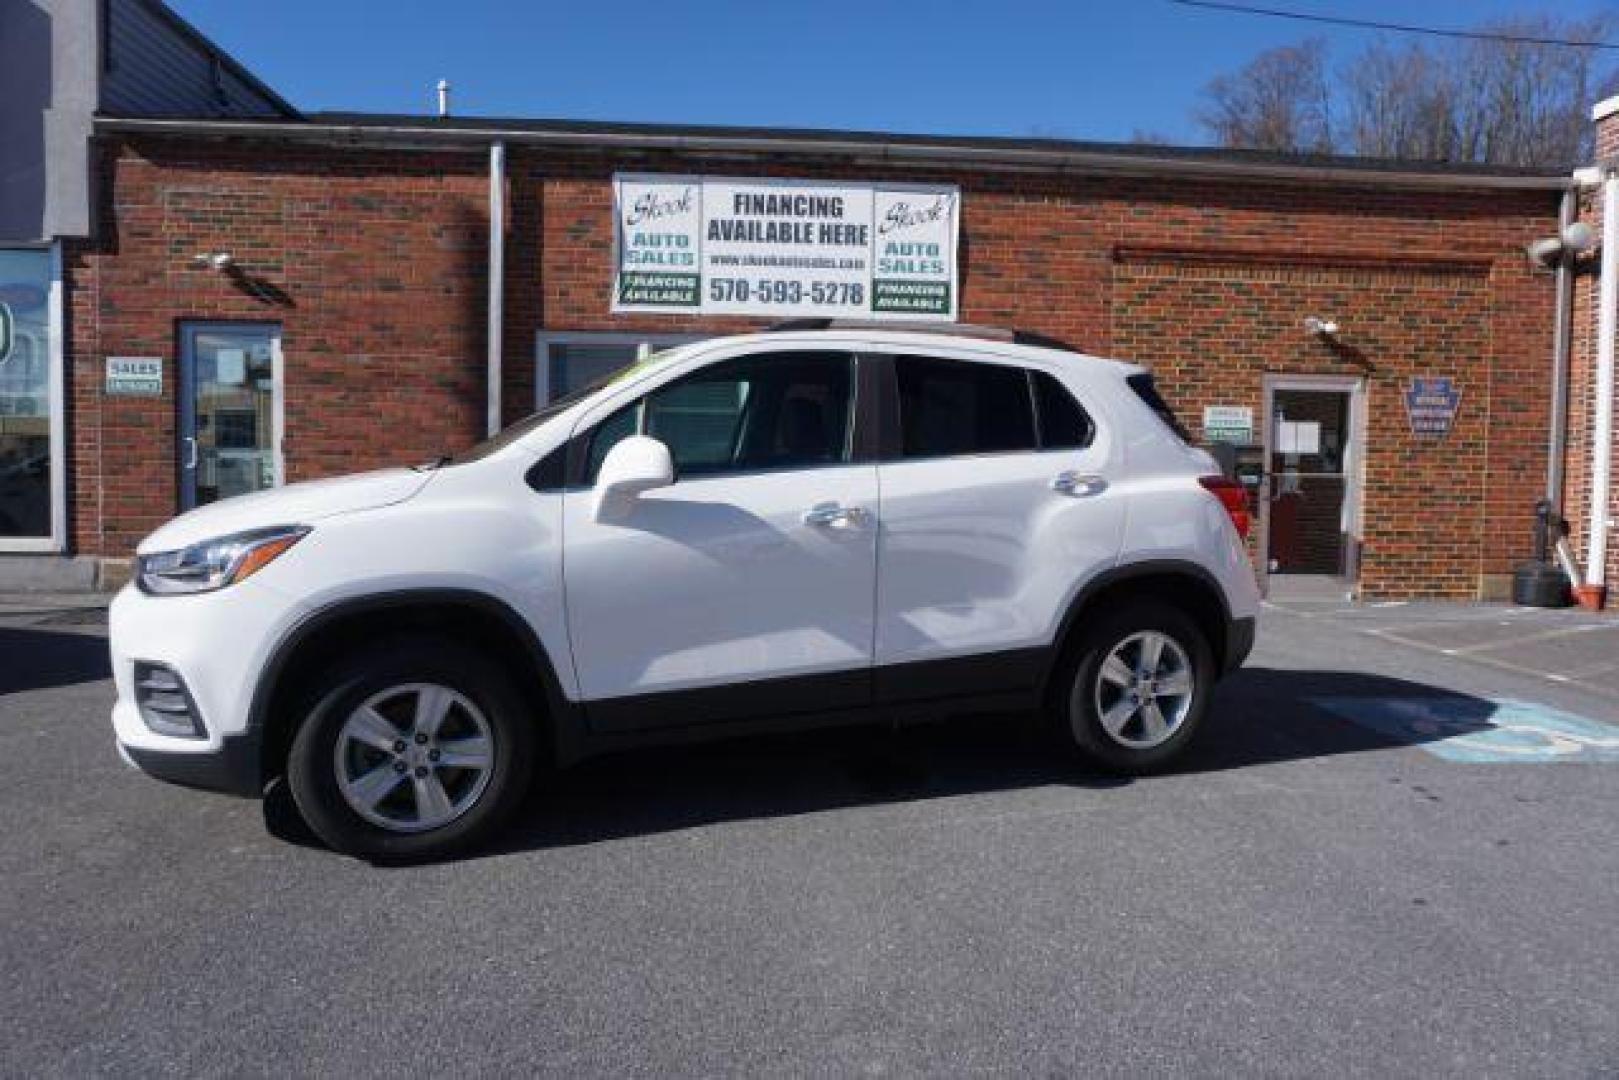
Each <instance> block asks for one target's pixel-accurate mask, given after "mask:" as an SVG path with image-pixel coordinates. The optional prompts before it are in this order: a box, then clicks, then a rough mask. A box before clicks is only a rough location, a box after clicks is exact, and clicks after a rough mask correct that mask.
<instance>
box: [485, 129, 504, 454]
mask: <svg viewBox="0 0 1619 1080" xmlns="http://www.w3.org/2000/svg"><path fill="white" fill-rule="evenodd" d="M505 299H506V144H505V143H504V142H498V141H497V142H495V143H492V144H490V147H489V359H488V380H489V387H488V394H489V396H488V410H489V413H488V422H487V425H486V426H487V427H488V433H489V434H490V435H493V434H494V433H495V432H497V431H499V430H500V378H501V363H500V360H501V348H502V345H503V341H504V335H503V334H502V329H503V326H504V323H505V318H504V313H505Z"/></svg>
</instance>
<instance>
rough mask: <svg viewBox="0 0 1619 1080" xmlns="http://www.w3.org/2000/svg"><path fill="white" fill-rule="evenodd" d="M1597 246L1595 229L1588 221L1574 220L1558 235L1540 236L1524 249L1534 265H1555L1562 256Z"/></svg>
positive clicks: (1579, 253) (1575, 253)
mask: <svg viewBox="0 0 1619 1080" xmlns="http://www.w3.org/2000/svg"><path fill="white" fill-rule="evenodd" d="M1596 246H1597V231H1596V230H1595V229H1593V228H1592V227H1591V225H1590V223H1589V222H1585V221H1576V222H1574V223H1572V224H1571V225H1569V226H1568V228H1566V229H1564V230H1563V231H1562V233H1561V234H1560V235H1558V236H1542V237H1541V238H1540V239H1539V240H1536V241H1534V242H1533V243H1531V244H1530V245H1529V246H1528V247H1526V248H1525V249H1524V250H1525V251H1526V252H1528V254H1529V261H1530V262H1532V263H1534V264H1535V265H1536V266H1547V267H1550V266H1556V265H1557V263H1558V260H1560V259H1562V258H1563V257H1564V256H1573V255H1583V254H1585V253H1586V252H1587V251H1590V250H1591V249H1593V248H1595V247H1596Z"/></svg>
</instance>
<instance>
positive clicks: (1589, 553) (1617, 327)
mask: <svg viewBox="0 0 1619 1080" xmlns="http://www.w3.org/2000/svg"><path fill="white" fill-rule="evenodd" d="M1597 310H1598V318H1597V385H1596V400H1595V401H1594V402H1593V403H1592V405H1593V409H1594V411H1595V414H1596V416H1595V420H1594V422H1593V424H1592V430H1591V505H1590V514H1589V517H1590V538H1589V541H1588V543H1587V545H1586V549H1585V550H1586V565H1585V584H1586V586H1587V587H1588V588H1591V589H1594V590H1601V589H1602V584H1603V577H1604V575H1605V573H1606V569H1607V561H1608V527H1609V525H1608V514H1609V505H1608V504H1609V502H1610V500H1611V499H1612V492H1611V491H1610V490H1609V487H1610V483H1611V467H1612V463H1613V364H1614V335H1615V334H1616V333H1619V174H1616V173H1615V171H1614V169H1613V168H1608V169H1606V170H1604V173H1603V177H1602V279H1601V283H1600V284H1599V286H1598V293H1597Z"/></svg>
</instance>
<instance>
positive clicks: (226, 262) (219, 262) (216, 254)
mask: <svg viewBox="0 0 1619 1080" xmlns="http://www.w3.org/2000/svg"><path fill="white" fill-rule="evenodd" d="M191 261H192V262H193V263H195V264H196V265H197V266H211V267H213V268H214V269H215V270H220V271H224V270H229V269H230V268H231V267H233V266H235V265H236V259H235V258H234V257H233V256H232V255H231V253H230V252H228V251H204V252H202V253H200V254H197V255H193V256H191Z"/></svg>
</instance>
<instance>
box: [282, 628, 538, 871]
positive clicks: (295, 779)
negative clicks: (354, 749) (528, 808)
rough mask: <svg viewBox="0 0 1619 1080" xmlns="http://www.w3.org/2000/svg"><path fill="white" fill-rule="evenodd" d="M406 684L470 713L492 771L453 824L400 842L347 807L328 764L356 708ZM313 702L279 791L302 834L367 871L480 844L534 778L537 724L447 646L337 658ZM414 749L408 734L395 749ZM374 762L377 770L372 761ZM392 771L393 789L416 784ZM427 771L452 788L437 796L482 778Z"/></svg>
mask: <svg viewBox="0 0 1619 1080" xmlns="http://www.w3.org/2000/svg"><path fill="white" fill-rule="evenodd" d="M411 684H431V685H433V686H439V687H445V688H448V689H449V690H451V691H454V692H455V693H456V694H458V695H460V696H461V697H462V698H463V699H464V700H465V702H467V703H470V705H471V706H473V707H474V710H475V712H476V713H477V714H481V719H482V720H483V721H485V723H486V725H487V728H488V730H489V739H488V741H489V742H491V743H492V749H491V750H490V753H489V757H490V759H491V760H492V765H491V766H490V768H489V769H488V770H487V772H488V776H487V779H481V780H480V779H474V781H473V782H469V783H465V786H464V787H463V789H462V790H463V793H465V794H466V796H467V800H468V805H466V806H465V807H464V808H462V809H460V810H459V811H458V813H457V816H455V817H454V818H453V819H451V820H449V821H448V822H447V823H446V824H443V825H441V826H438V827H435V828H428V829H424V830H423V831H415V832H406V831H396V829H395V828H388V827H384V826H383V825H379V824H375V823H373V822H371V821H368V820H366V819H365V818H364V817H363V816H361V814H360V813H359V812H358V811H356V809H355V808H354V807H353V806H352V805H351V804H350V802H349V800H348V798H346V797H345V796H344V794H343V791H342V790H341V787H340V784H339V780H338V775H337V772H338V769H339V768H342V767H343V766H342V765H341V764H340V763H339V761H338V758H337V755H338V750H337V744H338V739H339V736H340V733H341V732H342V731H343V728H344V724H345V722H346V721H347V720H348V719H349V717H350V715H351V714H353V713H354V712H355V710H356V709H358V708H359V706H360V705H362V704H363V703H365V702H367V701H368V700H370V699H372V698H373V697H374V696H376V695H378V694H381V693H385V692H387V691H389V690H390V689H392V688H398V687H402V686H409V685H411ZM312 697H313V699H314V704H313V705H312V706H311V707H310V708H309V711H308V713H307V715H306V716H305V718H304V720H303V722H302V723H301V725H300V726H299V728H298V732H297V735H296V736H295V737H294V738H293V741H292V747H291V750H290V751H289V753H288V758H287V784H288V787H289V788H290V789H291V791H292V797H293V800H294V802H296V803H297V806H298V810H299V812H300V813H302V815H303V816H304V819H305V820H306V821H307V822H308V824H309V827H310V828H311V829H313V830H314V831H315V833H316V834H317V835H318V836H319V837H320V838H321V839H322V840H324V841H325V842H326V843H327V844H329V845H330V846H331V847H332V848H333V849H334V850H336V851H340V852H342V853H344V854H346V855H353V856H355V857H357V858H361V859H368V860H371V861H373V862H414V861H421V860H429V859H442V858H445V857H448V856H451V855H455V854H458V853H460V852H463V851H466V850H467V849H469V848H471V847H473V846H475V845H476V844H478V843H480V842H482V841H484V840H486V839H488V838H489V837H490V836H491V835H492V834H493V833H494V832H495V831H496V830H497V829H498V828H499V827H500V826H501V825H503V824H504V823H505V821H506V820H507V819H508V818H509V817H510V815H511V814H512V812H513V811H514V810H515V809H516V808H517V806H518V804H519V803H520V802H521V801H522V799H523V796H524V794H525V792H526V791H527V789H528V785H529V780H530V777H531V776H532V774H533V768H534V754H535V742H536V739H535V732H536V727H537V718H536V717H535V716H534V715H533V714H532V711H531V710H530V709H529V708H527V707H526V706H525V704H524V702H523V698H522V696H521V695H520V694H519V693H518V692H517V690H516V688H515V687H514V685H513V683H512V679H511V678H510V676H509V675H507V673H506V672H505V671H503V670H502V669H501V668H500V666H499V665H497V664H494V663H492V662H491V661H489V660H487V659H485V658H484V657H483V656H481V655H479V654H478V653H475V652H473V651H471V650H470V649H467V648H466V647H464V646H462V645H460V644H458V643H457V642H455V641H453V640H451V639H449V638H443V637H437V636H432V635H413V636H410V637H401V638H395V639H391V640H388V641H385V642H379V643H378V644H377V645H375V646H373V647H371V648H368V649H365V650H363V651H361V652H356V653H354V654H352V655H350V656H347V657H344V658H343V659H341V660H340V661H338V662H337V663H336V664H335V665H334V666H333V667H332V668H331V669H330V670H329V671H328V672H327V674H326V675H325V676H324V677H322V678H321V679H320V680H319V681H318V685H317V687H316V689H315V690H314V692H313V694H312ZM378 707H379V708H382V707H383V706H381V705H379V706H378ZM448 715H450V716H452V717H454V719H450V720H447V721H446V722H447V723H450V724H456V723H460V724H463V725H466V724H468V723H469V722H471V717H472V716H473V715H474V712H473V710H467V709H466V708H465V706H463V705H460V704H456V705H453V706H451V709H450V713H449V714H448ZM474 733H475V734H476V733H477V732H476V731H475V732H474ZM414 742H415V739H414V738H412V737H411V736H410V735H409V733H408V731H407V732H406V737H405V739H403V740H401V745H406V744H410V743H414ZM446 745H449V744H446ZM360 749H361V750H362V751H363V750H364V749H365V748H364V747H360ZM423 752H424V753H425V752H426V751H425V750H424V751H423ZM446 752H448V751H446ZM378 759H379V760H384V755H383V754H382V753H380V752H379V754H378ZM435 760H437V758H436V757H435ZM399 764H400V763H399V762H398V761H392V762H391V764H390V767H392V768H395V769H398V768H399ZM423 768H426V766H423ZM399 771H400V775H401V779H400V781H399V783H400V784H401V785H403V784H404V783H405V782H406V781H411V780H412V777H413V776H414V775H417V772H416V771H415V770H409V769H400V770H399ZM431 771H432V775H433V776H434V777H435V778H438V777H441V776H448V777H450V778H451V779H450V780H449V781H447V782H446V784H445V785H443V786H441V787H440V791H445V790H448V788H449V784H451V783H455V782H464V781H466V780H467V778H468V777H469V776H470V777H473V778H480V777H481V776H482V772H481V771H458V770H455V769H453V768H449V767H447V766H433V767H431ZM424 782H425V781H424ZM480 782H481V783H482V787H481V790H478V788H477V785H478V783H480ZM416 790H425V789H419V788H416V787H415V786H414V781H412V788H411V790H410V791H408V792H404V793H401V792H400V791H397V790H396V791H395V792H394V793H393V794H391V795H390V796H389V798H390V799H394V798H399V799H402V798H405V797H406V796H407V795H409V796H410V797H411V798H412V799H414V798H415V795H414V792H415V791H416ZM473 792H476V793H475V794H474V793H473ZM374 812H379V811H374Z"/></svg>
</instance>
